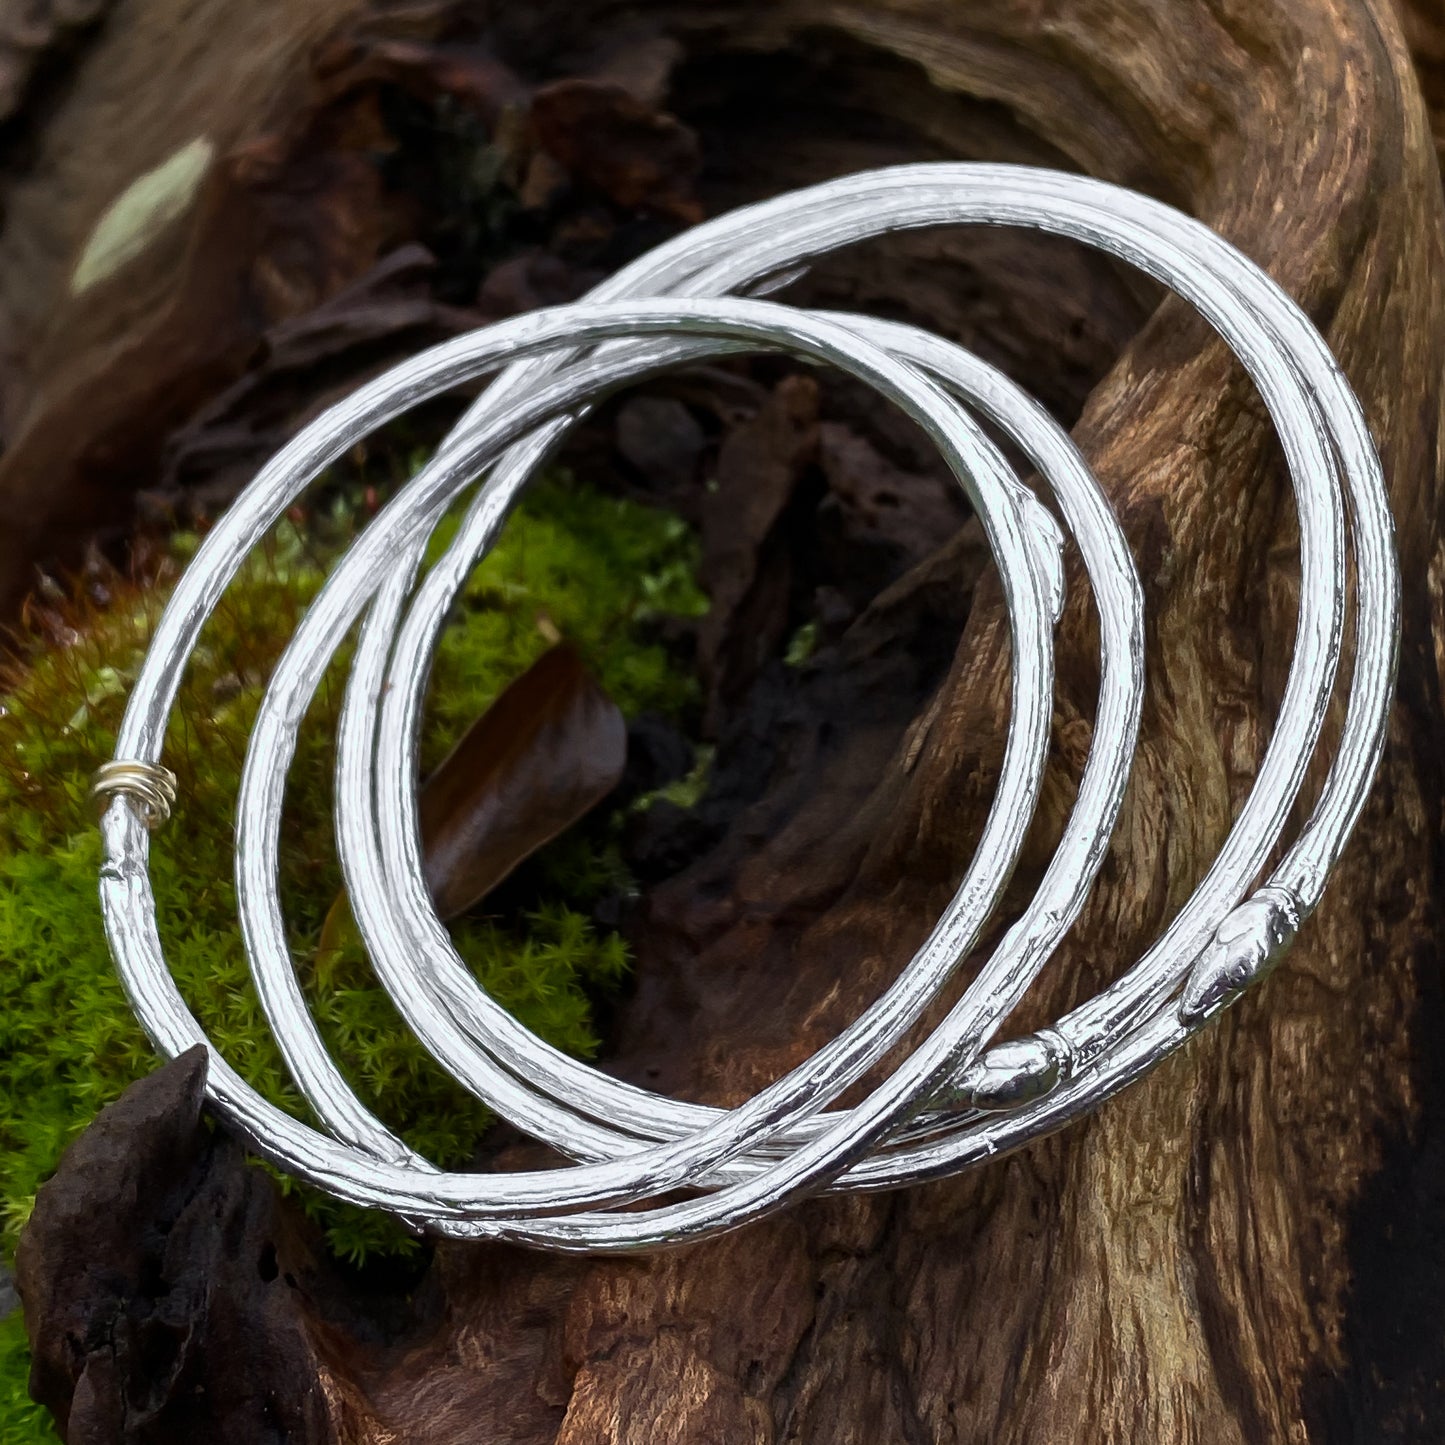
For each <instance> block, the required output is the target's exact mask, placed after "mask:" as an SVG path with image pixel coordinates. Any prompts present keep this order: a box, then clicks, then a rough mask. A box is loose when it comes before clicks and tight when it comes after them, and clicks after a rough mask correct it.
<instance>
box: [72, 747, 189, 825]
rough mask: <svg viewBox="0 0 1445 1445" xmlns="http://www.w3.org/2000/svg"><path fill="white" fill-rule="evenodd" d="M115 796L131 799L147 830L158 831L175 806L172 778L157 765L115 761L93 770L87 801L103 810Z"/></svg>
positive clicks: (118, 759)
mask: <svg viewBox="0 0 1445 1445" xmlns="http://www.w3.org/2000/svg"><path fill="white" fill-rule="evenodd" d="M117 793H119V794H123V795H124V796H125V797H127V798H129V799H131V801H132V802H134V803H135V804H136V805H137V807H138V808H139V809H140V814H141V817H142V818H143V819H144V820H145V825H146V827H147V828H150V829H152V830H154V829H156V828H159V827H160V825H161V824H162V823H164V822H165V821H166V819H167V818H169V817H170V816H171V810H172V809H173V808H174V807H175V806H176V775H175V774H174V773H173V772H171V770H170V769H169V768H163V767H161V765H160V764H159V763H139V762H134V761H128V760H126V759H123V758H116V759H114V760H113V761H111V762H108V763H103V764H102V765H101V766H100V767H98V768H97V769H96V770H95V777H94V779H93V780H92V782H91V785H90V796H91V800H92V801H93V802H94V803H96V804H97V806H99V807H101V808H103V807H104V806H105V803H106V800H107V799H109V798H111V797H113V796H115V795H116V794H117Z"/></svg>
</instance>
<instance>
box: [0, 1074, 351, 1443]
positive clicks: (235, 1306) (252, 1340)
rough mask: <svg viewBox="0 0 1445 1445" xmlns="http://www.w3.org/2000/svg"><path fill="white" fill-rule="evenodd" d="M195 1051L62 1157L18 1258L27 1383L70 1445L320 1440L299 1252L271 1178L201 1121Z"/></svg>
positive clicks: (316, 1358) (133, 1091)
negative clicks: (28, 1370) (30, 1359)
mask: <svg viewBox="0 0 1445 1445" xmlns="http://www.w3.org/2000/svg"><path fill="white" fill-rule="evenodd" d="M205 1081H206V1055H205V1051H204V1050H203V1049H201V1048H199V1047H197V1048H195V1049H192V1050H190V1051H189V1052H187V1053H185V1054H182V1055H181V1056H180V1057H179V1058H177V1059H175V1060H173V1061H172V1062H171V1063H169V1064H167V1065H165V1066H164V1067H163V1068H160V1069H158V1070H157V1071H156V1072H155V1073H153V1074H151V1075H149V1076H148V1077H147V1078H144V1079H141V1080H140V1081H139V1082H138V1083H135V1084H133V1085H132V1086H131V1087H130V1088H129V1089H127V1090H126V1091H125V1093H124V1094H122V1095H121V1097H120V1098H119V1099H118V1100H117V1101H116V1102H115V1103H114V1104H111V1105H109V1106H108V1107H107V1108H105V1109H103V1110H102V1111H101V1113H100V1114H99V1116H98V1117H97V1118H96V1120H95V1122H94V1123H93V1124H92V1125H91V1126H90V1127H89V1128H88V1129H86V1131H85V1132H84V1133H83V1134H82V1135H81V1136H80V1137H79V1138H78V1139H77V1140H76V1141H75V1143H74V1144H72V1145H71V1147H70V1148H69V1149H68V1150H67V1151H66V1153H65V1155H64V1157H63V1158H62V1159H61V1161H60V1166H59V1168H58V1169H57V1170H56V1172H55V1175H54V1177H53V1178H52V1179H51V1180H50V1182H49V1183H47V1184H46V1185H45V1186H44V1187H43V1188H42V1189H41V1190H40V1193H39V1196H38V1198H37V1200H36V1204H35V1212H34V1214H33V1215H32V1216H31V1219H30V1222H29V1224H28V1225H27V1226H26V1229H25V1232H24V1233H23V1235H22V1236H21V1240H20V1247H19V1249H18V1251H17V1253H16V1284H17V1287H18V1289H19V1292H20V1296H21V1299H22V1301H23V1303H24V1306H25V1320H26V1325H27V1328H28V1329H29V1333H30V1343H31V1349H32V1351H33V1364H32V1367H31V1393H32V1394H33V1395H34V1396H35V1398H36V1399H37V1400H39V1401H40V1402H41V1403H42V1404H43V1405H45V1406H46V1407H47V1408H48V1409H49V1410H50V1411H51V1413H52V1414H53V1415H54V1416H55V1420H56V1423H57V1426H58V1427H59V1429H60V1431H61V1434H62V1436H63V1437H64V1438H65V1439H66V1440H68V1441H70V1442H72V1445H82V1442H83V1445H161V1442H168V1441H182V1440H185V1441H205V1442H207V1445H265V1442H276V1445H280V1442H283V1441H301V1440H305V1441H329V1440H332V1439H334V1438H336V1432H335V1423H336V1419H337V1414H336V1411H335V1409H334V1408H333V1406H332V1404H331V1403H329V1402H328V1398H327V1392H326V1390H325V1389H324V1388H323V1386H322V1383H321V1381H322V1380H323V1378H324V1377H326V1376H327V1374H328V1372H327V1370H326V1368H325V1366H324V1365H323V1363H322V1361H321V1358H320V1355H319V1353H318V1351H317V1349H316V1348H315V1345H314V1343H313V1340H312V1337H311V1333H310V1331H309V1329H308V1327H307V1325H306V1324H305V1323H304V1321H303V1319H302V1313H301V1312H302V1307H303V1303H304V1301H305V1299H306V1295H305V1292H304V1290H303V1288H302V1287H301V1285H300V1283H299V1280H300V1278H301V1275H302V1274H303V1273H304V1272H306V1271H307V1269H308V1264H307V1262H306V1261H305V1260H304V1258H303V1257H302V1256H304V1253H305V1251H304V1248H303V1247H302V1246H300V1245H299V1243H298V1242H297V1240H296V1239H295V1238H294V1236H293V1234H292V1233H291V1232H290V1231H289V1230H283V1228H282V1227H281V1219H280V1215H279V1210H278V1198H277V1194H276V1190H275V1187H274V1186H273V1185H272V1184H271V1182H270V1181H269V1180H268V1179H267V1178H266V1177H265V1175H263V1174H262V1173H261V1172H260V1171H259V1170H257V1169H254V1168H250V1167H248V1166H247V1165H246V1164H245V1162H244V1159H243V1157H242V1153H241V1150H240V1147H239V1146H238V1145H237V1144H235V1143H234V1142H233V1141H232V1140H230V1139H229V1138H227V1137H226V1136H225V1135H222V1134H212V1133H211V1132H210V1131H209V1130H208V1129H206V1128H205V1127H204V1125H203V1124H202V1123H201V1118H200V1111H201V1101H202V1093H203V1090H204V1087H205Z"/></svg>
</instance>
